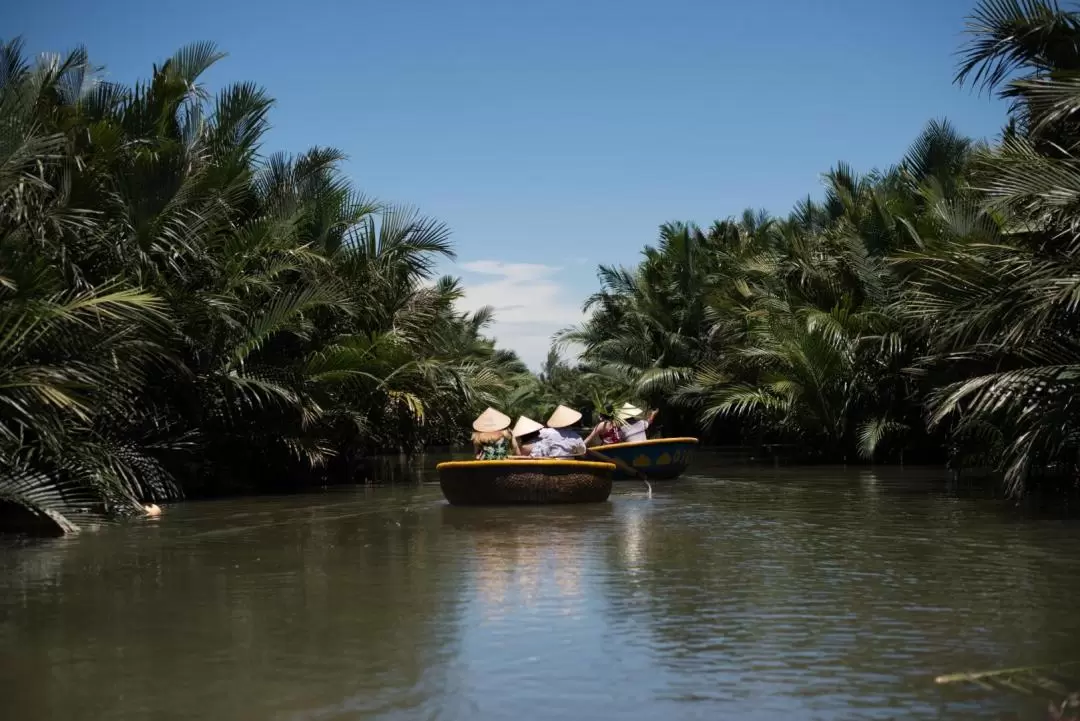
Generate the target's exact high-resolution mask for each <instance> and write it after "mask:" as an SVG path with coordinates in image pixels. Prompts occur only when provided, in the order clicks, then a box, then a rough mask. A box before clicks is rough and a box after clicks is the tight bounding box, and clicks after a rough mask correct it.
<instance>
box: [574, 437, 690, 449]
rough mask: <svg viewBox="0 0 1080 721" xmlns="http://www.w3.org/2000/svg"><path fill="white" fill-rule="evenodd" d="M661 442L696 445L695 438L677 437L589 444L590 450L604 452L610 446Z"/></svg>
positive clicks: (635, 446)
mask: <svg viewBox="0 0 1080 721" xmlns="http://www.w3.org/2000/svg"><path fill="white" fill-rule="evenodd" d="M663 443H685V444H687V445H695V446H696V445H697V444H698V439H697V438H690V437H689V436H686V437H679V438H650V439H648V440H645V441H624V442H623V443H608V444H605V445H602V446H590V447H589V450H590V451H596V452H597V453H604V452H605V451H608V450H610V449H612V448H640V447H641V446H658V445H661V444H663Z"/></svg>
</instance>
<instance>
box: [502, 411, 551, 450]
mask: <svg viewBox="0 0 1080 721" xmlns="http://www.w3.org/2000/svg"><path fill="white" fill-rule="evenodd" d="M543 428H544V424H543V423H540V422H539V421H534V420H533V419H532V418H528V417H526V416H518V419H517V423H515V424H514V429H513V430H512V431H510V434H511V435H512V436H514V440H515V441H517V444H518V455H522V456H528V455H529V454H531V453H532V447H533V444H534V443H536V441H537V440H538V439H539V438H540V431H541V430H543Z"/></svg>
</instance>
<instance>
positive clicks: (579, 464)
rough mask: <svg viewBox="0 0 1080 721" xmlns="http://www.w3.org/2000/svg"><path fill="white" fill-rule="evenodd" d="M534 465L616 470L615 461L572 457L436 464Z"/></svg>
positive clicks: (440, 468)
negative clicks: (578, 459) (577, 459)
mask: <svg viewBox="0 0 1080 721" xmlns="http://www.w3.org/2000/svg"><path fill="white" fill-rule="evenodd" d="M515 466H516V467H519V468H520V467H521V466H525V467H532V466H563V467H566V468H591V469H594V470H598V471H599V470H604V471H614V470H615V464H614V463H600V462H599V461H576V460H573V459H570V458H516V459H515V458H506V459H500V460H492V461H443V462H442V463H440V464H438V465H437V466H435V470H437V471H439V470H442V469H443V468H492V467H497V468H513V467H515Z"/></svg>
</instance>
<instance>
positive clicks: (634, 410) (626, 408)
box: [618, 403, 645, 421]
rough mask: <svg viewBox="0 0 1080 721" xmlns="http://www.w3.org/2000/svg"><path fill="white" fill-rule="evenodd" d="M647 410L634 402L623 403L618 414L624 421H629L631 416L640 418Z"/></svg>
mask: <svg viewBox="0 0 1080 721" xmlns="http://www.w3.org/2000/svg"><path fill="white" fill-rule="evenodd" d="M644 412H645V411H643V410H641V409H640V408H638V407H637V406H635V405H633V404H632V403H623V406H622V408H620V409H619V412H618V416H619V418H620V419H622V420H624V421H628V420H630V419H631V418H638V417H640V416H641V414H642V413H644Z"/></svg>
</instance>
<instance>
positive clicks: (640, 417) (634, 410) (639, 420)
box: [619, 403, 660, 443]
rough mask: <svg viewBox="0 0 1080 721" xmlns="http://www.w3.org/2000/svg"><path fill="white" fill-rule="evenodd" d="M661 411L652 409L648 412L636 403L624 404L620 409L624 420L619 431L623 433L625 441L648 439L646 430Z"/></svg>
mask: <svg viewBox="0 0 1080 721" xmlns="http://www.w3.org/2000/svg"><path fill="white" fill-rule="evenodd" d="M659 412H660V411H658V410H652V411H649V412H648V413H646V412H645V411H643V410H641V409H640V408H638V407H637V406H635V405H632V404H630V403H626V404H624V405H623V407H622V408H620V409H619V419H620V420H621V421H623V425H622V427H621V428H619V433H620V434H621V435H622V439H623V442H624V443H634V442H636V441H644V440H646V439H647V438H648V435H647V434H646V432H647V431H648V430H649V426H651V425H652V423H653V420H654V419H655V418H656V414H657V413H659Z"/></svg>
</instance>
